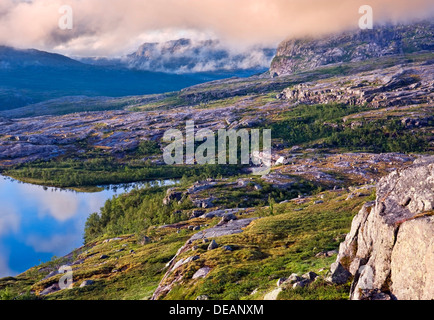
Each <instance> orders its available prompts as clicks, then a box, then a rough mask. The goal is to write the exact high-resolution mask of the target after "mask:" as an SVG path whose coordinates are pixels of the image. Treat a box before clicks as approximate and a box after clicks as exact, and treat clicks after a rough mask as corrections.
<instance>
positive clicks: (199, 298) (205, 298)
mask: <svg viewBox="0 0 434 320" xmlns="http://www.w3.org/2000/svg"><path fill="white" fill-rule="evenodd" d="M195 300H197V301H206V300H209V297H208V296H207V295H205V294H203V295H201V296H198V297H197V298H196V299H195Z"/></svg>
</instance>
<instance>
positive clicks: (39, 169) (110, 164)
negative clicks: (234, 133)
mask: <svg viewBox="0 0 434 320" xmlns="http://www.w3.org/2000/svg"><path fill="white" fill-rule="evenodd" d="M237 170H239V168H238V167H236V166H230V165H228V166H220V165H203V166H197V165H196V166H166V165H160V166H158V165H152V164H150V163H148V162H144V161H131V162H129V163H121V162H119V161H117V160H116V159H113V158H95V159H89V160H74V159H68V160H65V161H61V162H59V161H49V162H39V163H31V164H23V165H20V166H16V167H15V168H11V169H9V170H7V171H6V172H5V174H6V175H8V176H11V177H14V178H17V179H20V180H23V181H32V182H37V183H39V184H44V185H50V186H55V187H61V188H66V187H85V186H101V185H107V184H120V183H129V182H137V181H146V180H157V179H158V180H160V179H180V178H182V177H183V176H186V177H192V178H193V177H197V178H199V179H204V178H205V179H206V178H209V177H217V176H220V175H221V176H225V175H234V174H236V173H237Z"/></svg>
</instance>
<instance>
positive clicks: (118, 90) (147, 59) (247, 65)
mask: <svg viewBox="0 0 434 320" xmlns="http://www.w3.org/2000/svg"><path fill="white" fill-rule="evenodd" d="M273 54H274V52H272V51H270V50H262V51H261V50H259V51H252V52H251V53H249V54H247V55H240V54H230V53H229V52H227V51H224V50H222V49H221V48H220V45H219V44H218V42H215V41H205V42H196V43H194V42H193V41H191V40H187V39H181V40H176V41H171V42H167V43H163V44H157V43H152V44H149V43H148V44H144V45H142V46H141V47H140V48H139V49H138V50H137V52H135V53H133V54H131V55H128V56H126V57H123V58H121V59H104V58H102V59H101V58H84V59H81V61H77V60H75V59H71V58H69V57H66V56H63V55H60V54H54V53H49V52H44V51H39V50H35V49H27V50H20V49H15V48H11V47H5V46H0V110H8V109H14V108H19V107H23V106H27V105H31V104H35V103H40V102H43V101H47V100H52V99H58V98H62V97H69V96H89V97H96V96H107V97H122V96H132V95H145V94H154V93H163V92H171V91H177V90H180V89H182V88H185V87H189V86H192V85H195V84H199V83H203V82H207V81H212V80H218V79H224V78H229V77H233V76H250V75H252V74H254V73H258V72H264V71H266V69H267V68H268V66H267V64H266V61H267V59H268V60H269V61H271V58H272V56H273ZM255 57H256V58H255ZM264 59H265V60H264ZM269 61H268V63H269Z"/></svg>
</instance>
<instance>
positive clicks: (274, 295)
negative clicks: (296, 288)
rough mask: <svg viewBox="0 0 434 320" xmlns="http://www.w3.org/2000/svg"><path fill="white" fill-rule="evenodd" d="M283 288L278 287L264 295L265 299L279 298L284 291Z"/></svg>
mask: <svg viewBox="0 0 434 320" xmlns="http://www.w3.org/2000/svg"><path fill="white" fill-rule="evenodd" d="M282 290H283V289H282V288H277V289H275V290H273V291H271V292H269V293H267V294H266V295H265V296H264V300H277V297H278V296H279V294H280V293H281V292H282Z"/></svg>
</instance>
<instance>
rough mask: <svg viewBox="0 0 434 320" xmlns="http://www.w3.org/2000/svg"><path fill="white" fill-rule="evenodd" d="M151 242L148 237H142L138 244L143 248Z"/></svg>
mask: <svg viewBox="0 0 434 320" xmlns="http://www.w3.org/2000/svg"><path fill="white" fill-rule="evenodd" d="M151 242H152V239H151V238H149V237H148V236H144V237H143V238H142V240H141V241H140V242H139V244H140V245H142V246H143V245H145V244H148V243H151Z"/></svg>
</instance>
